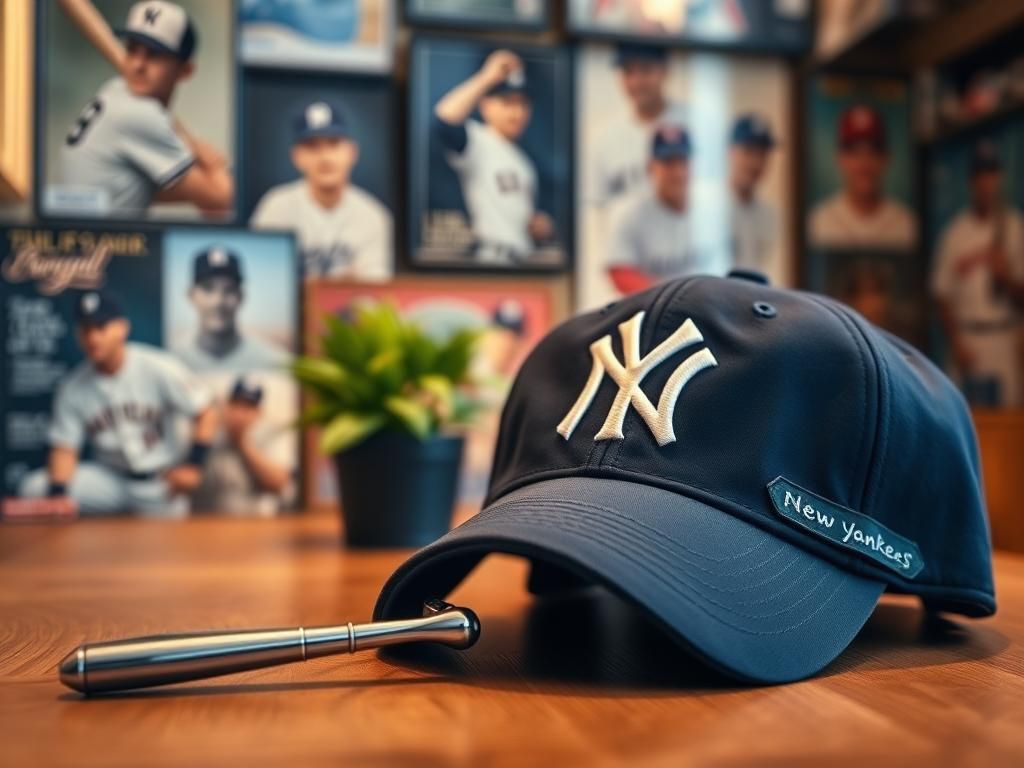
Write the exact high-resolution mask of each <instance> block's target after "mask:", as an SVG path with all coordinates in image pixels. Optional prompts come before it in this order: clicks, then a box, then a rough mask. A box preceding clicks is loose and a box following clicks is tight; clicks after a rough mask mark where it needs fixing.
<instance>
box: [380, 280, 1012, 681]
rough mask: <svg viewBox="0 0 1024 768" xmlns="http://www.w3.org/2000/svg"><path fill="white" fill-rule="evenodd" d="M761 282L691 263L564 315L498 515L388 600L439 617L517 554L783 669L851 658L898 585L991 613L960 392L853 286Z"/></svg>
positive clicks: (417, 570)
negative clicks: (828, 293)
mask: <svg viewBox="0 0 1024 768" xmlns="http://www.w3.org/2000/svg"><path fill="white" fill-rule="evenodd" d="M753 278H754V276H753V275H750V274H749V273H746V274H744V275H737V276H730V277H727V278H718V277H709V276H691V277H686V278H682V279H679V280H673V281H669V282H666V283H663V284H661V285H659V286H656V287H654V288H652V289H650V290H648V291H645V292H643V293H639V294H635V295H633V296H629V297H627V298H624V299H622V300H621V301H619V302H617V303H614V304H611V305H609V306H607V307H605V308H604V309H602V310H600V311H597V312H591V313H588V314H583V315H580V316H578V317H575V318H573V319H571V320H569V321H568V322H566V323H564V324H562V325H561V326H559V327H558V328H556V329H555V330H554V331H552V332H551V333H550V334H548V336H547V337H545V339H543V340H542V341H541V342H540V343H539V344H538V345H537V346H536V347H535V349H534V350H533V352H532V353H531V354H530V356H529V357H528V358H527V360H526V362H525V363H524V364H523V366H522V368H521V369H520V372H519V374H518V376H517V378H516V381H515V383H514V385H513V387H512V390H511V392H510V394H509V397H508V400H507V402H506V405H505V409H504V412H503V414H502V418H501V428H500V433H499V437H498V442H497V449H496V453H495V458H494V467H493V471H492V475H491V480H490V486H489V489H488V494H487V498H486V500H485V502H484V508H483V510H482V511H481V512H480V513H479V514H478V515H476V516H475V517H473V518H471V519H470V520H469V521H467V522H466V523H464V524H463V525H461V526H459V527H458V528H456V529H454V530H453V531H450V532H449V533H447V534H446V535H445V536H443V537H442V538H440V539H439V540H437V541H436V542H434V543H433V544H430V545H428V546H427V547H425V548H424V549H422V550H420V551H419V552H417V553H416V554H415V555H413V556H412V557H411V558H410V559H409V560H407V561H406V562H405V563H404V564H403V565H401V566H400V567H399V568H398V570H397V571H396V572H395V573H394V574H393V575H392V576H391V578H390V579H389V580H388V581H387V583H386V584H385V585H384V588H383V590H382V592H381V594H380V596H379V598H378V601H377V605H376V608H375V615H376V617H377V618H379V619H383V618H395V617H400V616H409V615H414V614H417V613H418V610H417V607H418V606H420V605H421V604H422V601H423V599H424V598H426V597H428V596H432V595H436V596H443V595H445V594H447V593H449V592H450V591H451V590H452V589H453V588H454V587H455V586H456V585H457V584H458V583H459V582H460V581H461V580H462V579H463V578H464V577H465V576H466V575H467V574H468V573H469V572H470V571H471V570H472V569H473V568H474V567H475V566H476V564H477V563H479V562H480V560H481V559H483V557H484V556H486V555H487V554H488V553H491V552H505V553H511V554H516V555H520V556H523V557H526V558H528V559H529V560H531V561H532V562H533V563H534V568H535V569H537V568H540V569H541V570H548V571H552V570H554V571H556V572H561V573H563V574H564V575H565V576H566V577H567V578H566V579H563V581H567V582H571V581H577V582H583V583H590V584H598V585H602V586H604V587H606V588H608V589H609V590H611V591H613V592H614V593H617V594H618V595H620V596H623V597H625V598H626V599H628V600H630V601H631V602H633V603H635V604H636V605H638V606H639V607H640V608H641V609H642V610H643V611H644V612H646V613H647V614H648V615H649V616H650V617H652V618H653V619H654V621H655V622H656V623H657V624H658V625H660V626H661V627H663V628H664V629H665V630H667V631H668V632H669V633H670V634H671V636H672V637H674V638H675V639H677V640H678V642H679V643H680V645H681V646H682V647H683V648H684V649H686V650H688V651H690V652H691V653H692V654H694V655H696V656H697V657H698V658H700V659H703V660H705V661H706V662H708V663H710V664H711V665H713V666H714V667H716V668H718V669H719V670H721V671H723V672H725V673H727V674H728V675H731V676H733V677H735V678H737V679H739V680H742V681H747V682H758V683H779V682H787V681H793V680H798V679H801V678H804V677H807V676H810V675H813V674H815V673H816V672H818V671H819V670H821V669H822V668H824V667H825V666H827V665H828V664H829V663H830V662H832V661H833V660H834V659H835V658H836V657H837V656H839V654H840V653H842V651H843V649H844V648H846V646H847V645H848V644H849V642H850V641H851V640H852V639H853V637H854V636H855V635H856V634H857V633H858V631H859V630H860V628H861V627H862V625H863V624H864V622H865V621H867V619H868V617H869V616H870V615H871V613H872V611H873V610H874V608H875V605H876V602H877V601H878V598H879V596H880V595H881V594H882V593H883V592H885V591H886V590H888V591H890V592H898V593H907V594H912V595H917V596H918V597H920V598H921V600H922V601H923V602H924V604H925V606H926V608H927V609H928V610H931V611H949V612H954V613H960V614H964V615H966V616H987V615H989V614H992V613H993V612H994V611H995V597H994V589H993V582H992V571H991V549H990V542H989V533H988V524H987V520H986V514H985V505H984V500H983V494H982V489H981V485H980V483H981V473H980V468H979V462H978V452H977V446H976V439H975V434H974V429H973V426H972V423H971V418H970V414H969V412H968V409H967V406H966V404H965V402H964V400H963V398H962V397H961V395H960V393H959V392H958V391H957V388H956V387H955V386H954V385H953V384H952V383H951V382H950V381H949V379H948V378H946V376H945V375H944V374H943V373H942V372H941V371H940V370H939V369H938V368H937V367H936V366H934V365H933V364H932V363H931V362H930V361H928V360H927V359H926V358H925V357H924V356H923V355H922V354H921V353H920V352H918V351H917V350H916V349H915V348H913V347H912V346H910V345H909V344H907V343H905V342H904V341H902V340H900V339H898V338H896V337H895V336H892V335H890V334H889V333H887V332H885V331H883V330H880V329H878V328H876V327H874V326H872V325H870V324H869V323H868V322H867V321H865V320H864V319H863V318H862V317H861V316H860V315H858V314H857V313H856V312H854V311H853V310H851V309H850V308H848V307H846V306H845V305H843V304H841V303H839V302H837V301H834V300H832V299H829V298H827V297H824V296H819V295H815V294H811V293H805V292H801V291H792V290H783V289H777V288H773V287H770V286H769V285H767V284H766V283H765V282H764V281H762V280H757V279H753ZM556 581H558V579H549V582H548V583H549V584H551V583H554V582H556Z"/></svg>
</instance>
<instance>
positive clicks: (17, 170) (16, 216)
mask: <svg viewBox="0 0 1024 768" xmlns="http://www.w3.org/2000/svg"><path fill="white" fill-rule="evenodd" d="M34 28H35V6H34V4H33V3H24V2H0V51H3V55H0V222H4V221H6V222H13V221H19V220H21V221H24V220H28V219H29V218H31V210H32V105H33V86H34V83H35V76H34V75H35V73H34V66H33V64H34V58H33V45H32V42H33V38H34V35H33V30H34Z"/></svg>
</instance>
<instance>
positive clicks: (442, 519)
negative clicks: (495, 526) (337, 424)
mask: <svg viewBox="0 0 1024 768" xmlns="http://www.w3.org/2000/svg"><path fill="white" fill-rule="evenodd" d="M462 443H463V439H462V437H461V436H460V437H453V436H448V435H437V436H434V437H430V438H427V439H426V440H417V439H416V438H415V437H413V436H411V435H408V434H405V433H403V432H397V431H382V432H378V433H376V434H375V435H373V436H372V437H370V438H368V439H367V440H364V441H363V442H361V443H359V444H358V445H356V446H355V447H353V448H350V449H348V450H346V451H342V452H341V453H338V454H335V457H334V462H335V466H336V467H337V470H338V481H339V483H340V485H341V512H342V517H343V518H344V520H345V541H346V543H347V544H348V546H350V547H421V546H423V545H424V544H429V543H430V542H432V541H434V539H436V538H438V537H439V536H441V535H442V534H444V533H445V532H447V531H448V528H449V527H450V526H451V520H452V509H453V508H454V506H455V494H456V491H457V487H458V480H459V466H460V464H461V462H462Z"/></svg>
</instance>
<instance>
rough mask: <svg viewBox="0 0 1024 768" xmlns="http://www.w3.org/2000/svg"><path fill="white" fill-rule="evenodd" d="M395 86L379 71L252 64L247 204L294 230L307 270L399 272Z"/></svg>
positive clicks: (359, 274)
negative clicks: (371, 74)
mask: <svg viewBox="0 0 1024 768" xmlns="http://www.w3.org/2000/svg"><path fill="white" fill-rule="evenodd" d="M394 107H395V95H394V88H393V87H392V84H391V83H389V82H386V81H383V80H380V79H376V78H353V77H348V78H338V77H332V76H326V75H319V74H310V73H302V74H298V73H292V72H286V71H280V70H278V71H271V70H249V71H248V72H247V73H246V103H245V118H246V125H247V126H248V132H247V136H246V145H245V156H244V158H243V167H244V169H245V178H246V188H245V191H244V196H243V200H242V214H243V217H244V219H245V220H246V221H248V222H249V226H250V227H251V228H253V229H259V230H264V229H268V230H288V231H292V232H294V233H295V236H296V239H297V243H298V248H299V257H300V263H301V264H302V268H303V272H304V274H305V276H306V277H307V278H310V279H311V278H321V277H331V278H345V279H352V280H362V281H381V280H387V279H388V278H390V277H391V275H392V274H393V272H394V262H395V252H394V229H395V205H396V201H397V194H396V190H395V183H396V173H397V168H396V158H395V136H394V135H393V130H394V126H395V124H396V120H395V110H394Z"/></svg>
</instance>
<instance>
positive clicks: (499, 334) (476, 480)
mask: <svg viewBox="0 0 1024 768" xmlns="http://www.w3.org/2000/svg"><path fill="white" fill-rule="evenodd" d="M305 295H306V302H305V303H306V316H305V317H306V319H305V328H306V333H305V337H306V347H307V348H306V351H307V352H308V353H311V354H315V353H316V352H317V351H318V347H317V343H318V341H317V340H318V339H319V337H320V335H321V334H322V332H323V327H324V320H323V318H324V317H325V316H326V315H330V314H335V315H337V314H345V313H347V312H348V311H349V310H350V309H351V307H352V306H353V304H355V303H358V302H365V301H371V302H382V301H386V302H390V303H392V304H393V305H394V306H395V307H397V308H398V310H399V311H400V312H401V313H402V314H403V315H404V316H405V317H406V318H410V319H413V320H415V321H416V322H418V323H419V324H420V325H421V326H422V327H423V328H424V329H425V330H426V331H427V332H428V333H430V334H433V335H435V336H437V337H439V338H445V337H447V336H449V335H451V334H452V333H455V332H457V331H459V330H461V329H465V328H475V329H479V330H480V331H481V333H482V339H481V342H480V347H479V351H478V356H477V359H476V360H475V361H474V363H473V375H474V377H475V379H476V380H477V381H478V382H480V383H481V386H482V387H485V388H486V392H485V395H486V399H487V400H488V401H489V402H490V407H489V408H488V410H487V411H486V412H485V413H484V414H482V415H481V417H480V418H479V420H478V422H477V423H476V424H475V425H474V427H472V428H470V429H468V430H467V432H466V449H465V453H464V457H463V469H462V475H461V484H460V492H459V497H460V499H461V500H462V501H464V502H471V501H476V502H478V501H480V500H481V499H482V498H483V496H484V495H485V492H486V489H487V481H488V477H489V474H490V465H491V456H492V452H493V450H494V443H495V440H496V439H497V430H498V420H499V417H500V411H501V406H502V404H503V402H504V399H505V395H506V394H507V391H508V388H509V387H510V386H511V384H512V380H513V378H514V376H515V372H516V370H518V368H519V365H520V364H521V363H522V362H523V360H525V358H526V356H527V354H529V351H530V350H531V349H532V348H533V346H534V345H535V344H536V343H537V342H538V341H540V339H541V338H543V336H544V335H545V334H546V333H547V332H548V331H549V330H550V329H551V328H552V327H553V326H554V324H555V323H556V322H558V321H560V320H562V319H563V318H564V317H566V315H567V309H568V307H567V304H568V301H567V298H566V291H565V290H564V285H563V284H562V281H561V280H559V279H558V278H531V279H518V280H508V279H503V280H494V279H486V278H478V279H466V278H437V277H430V276H422V277H402V278H399V279H397V280H395V281H393V282H391V283H389V284H386V285H360V284H355V283H349V282H339V281H314V282H309V283H307V284H306V293H305ZM318 440H319V433H318V432H317V430H307V433H306V489H307V501H308V504H309V505H310V506H311V507H312V508H314V509H315V508H320V507H334V508H336V507H337V498H338V492H337V479H336V476H335V468H334V464H333V461H332V460H331V458H330V457H325V456H323V455H321V454H320V452H319V450H318V448H317V444H318Z"/></svg>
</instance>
